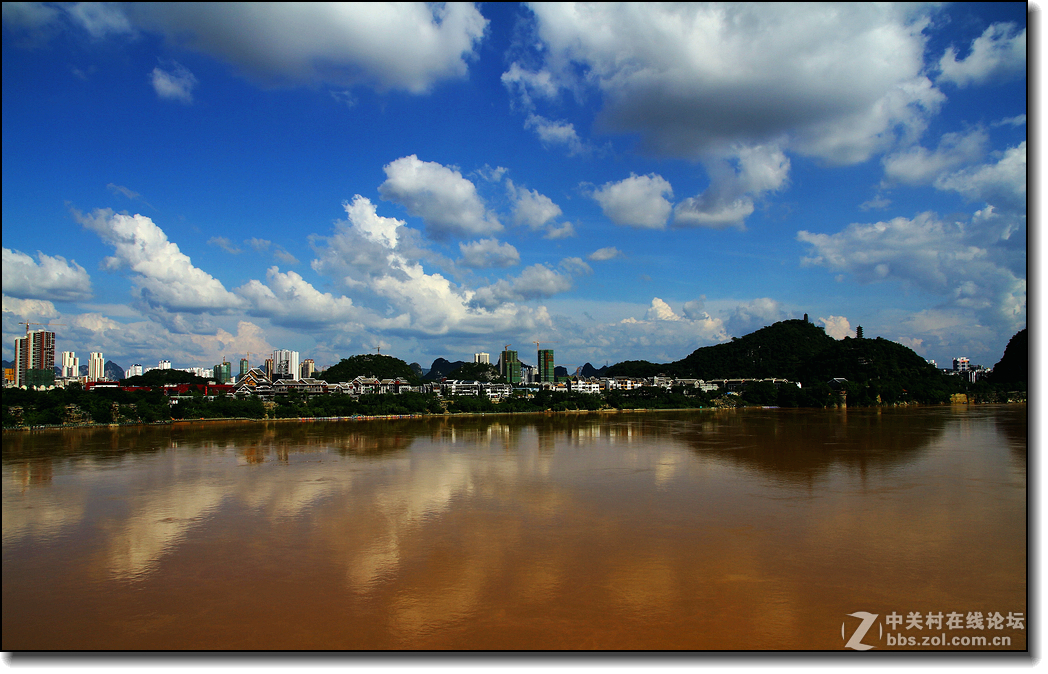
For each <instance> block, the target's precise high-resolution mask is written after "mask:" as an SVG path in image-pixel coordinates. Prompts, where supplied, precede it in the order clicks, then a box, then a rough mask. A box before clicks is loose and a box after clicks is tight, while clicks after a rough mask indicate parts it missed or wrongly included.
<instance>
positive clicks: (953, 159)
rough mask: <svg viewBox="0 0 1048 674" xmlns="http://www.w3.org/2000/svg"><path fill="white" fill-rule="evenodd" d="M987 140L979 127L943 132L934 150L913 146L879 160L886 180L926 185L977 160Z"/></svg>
mask: <svg viewBox="0 0 1048 674" xmlns="http://www.w3.org/2000/svg"><path fill="white" fill-rule="evenodd" d="M989 140H990V138H989V136H988V135H987V134H986V132H985V131H983V130H982V129H972V130H971V131H969V132H967V133H947V134H943V136H942V138H940V139H939V147H938V148H936V149H935V150H934V151H931V150H928V149H926V148H923V147H921V146H914V147H911V148H908V149H906V150H900V151H898V152H894V153H892V154H889V155H887V156H885V157H884V159H883V160H882V162H883V164H884V174H885V176H886V177H887V178H888V180H890V181H895V182H900V183H905V184H908V185H922V184H929V183H931V182H932V181H933V180H935V179H936V178H937V177H939V176H940V175H941V174H942V173H943V172H945V171H949V170H952V169H955V168H957V167H959V166H963V165H965V164H970V163H972V162H974V161H978V160H979V159H981V158H982V156H983V155H984V154H985V152H986V145H987V143H988V142H989Z"/></svg>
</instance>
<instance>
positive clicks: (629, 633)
mask: <svg viewBox="0 0 1048 674" xmlns="http://www.w3.org/2000/svg"><path fill="white" fill-rule="evenodd" d="M1026 517H1027V416H1026V407H1025V406H1024V405H1018V406H981V407H975V406H973V407H970V408H969V407H957V406H955V407H934V408H914V409H897V410H895V409H893V410H880V411H878V410H847V411H795V410H744V411H720V412H717V411H694V412H648V413H633V414H629V413H623V414H606V415H605V414H584V415H549V416H544V415H520V416H483V417H455V418H428V419H414V420H391V421H366V422H365V421H355V422H352V421H347V422H318V423H300V424H299V423H269V424H266V423H214V424H201V425H178V426H164V427H135V428H126V427H125V428H119V429H90V430H88V429H76V430H67V431H42V432H32V433H5V434H4V437H3V625H4V627H3V649H4V650H27V649H30V650H32V649H46V650H54V649H61V650H80V649H90V650H109V649H122V650H123V649H130V650H138V649H149V650H158V649H159V650H177V649H193V650H210V649H220V650H230V649H232V650H242V649H251V650H255V649H280V650H297V649H310V650H313V649H322V650H330V649H352V650H360V649H364V650H372V649H398V650H402V649H424V650H440V649H456V650H457V649H484V650H489V649H497V650H501V649H514V650H516V649H540V650H562V649H570V650H579V649H582V650H586V649H597V650H622V649H627V650H629V649H643V650H651V649H656V650H664V649H666V650H678V649H683V650H710V649H714V650H722V649H726V650H747V651H751V650H765V649H775V650H780V649H784V650H792V649H805V650H808V649H815V650H824V649H825V650H840V649H845V648H846V643H847V642H848V641H849V639H851V638H852V637H854V636H855V634H856V632H857V631H858V630H859V629H860V626H861V622H862V619H861V617H856V616H854V615H853V614H856V613H860V612H863V613H865V614H867V615H875V616H877V617H876V618H875V619H872V622H870V626H869V628H868V629H867V630H866V631H865V632H863V634H861V635H859V638H858V639H857V641H854V642H853V643H858V644H862V645H867V646H872V647H873V648H874V649H890V648H897V647H898V643H899V639H900V637H907V638H909V637H914V638H915V639H916V645H913V644H912V642H911V643H908V644H907V645H906V647H908V648H912V649H914V650H941V649H943V648H946V649H948V650H966V649H975V650H996V649H998V648H1006V649H1020V650H1021V649H1025V648H1026V627H1027V623H1026V618H1027V615H1026V612H1027V604H1026V601H1027V520H1026ZM929 614H931V615H932V617H933V619H932V625H928V624H927V622H928V620H927V617H928V615H929ZM937 614H941V615H942V616H943V617H942V619H941V626H940V625H939V624H938V623H939V621H936V620H935V619H934V617H935V616H936V615H937ZM958 614H959V615H960V618H957V616H958ZM976 614H978V617H980V618H981V624H982V629H978V628H977V626H976V623H977V622H979V621H978V620H977V619H976ZM914 615H916V616H917V617H918V618H919V621H916V622H915V621H914V619H913V616H914ZM951 615H952V616H953V620H952V622H951V620H950V616H951ZM1020 616H1021V617H1022V619H1021V620H1019V618H1020ZM958 620H959V621H960V626H959V627H958ZM918 622H919V624H920V626H921V627H920V629H918V627H917V624H916V623H918ZM948 625H949V627H947V626H948ZM925 637H929V639H928V640H925V639H924V638H925ZM982 637H985V638H987V639H988V641H987V642H986V643H985V644H983V643H981V642H980V641H979V638H982ZM933 638H934V639H936V640H940V644H939V645H938V646H936V645H935V644H934V641H933ZM995 638H997V642H996V643H994V642H993V641H992V640H993V639H995ZM1004 638H1006V640H1007V643H1005V641H1004ZM965 639H966V640H967V641H965ZM943 640H946V641H945V642H943ZM922 642H923V643H922Z"/></svg>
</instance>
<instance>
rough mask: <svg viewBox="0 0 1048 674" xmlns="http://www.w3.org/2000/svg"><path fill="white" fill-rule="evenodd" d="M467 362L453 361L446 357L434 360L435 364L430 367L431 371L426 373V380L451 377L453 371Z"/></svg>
mask: <svg viewBox="0 0 1048 674" xmlns="http://www.w3.org/2000/svg"><path fill="white" fill-rule="evenodd" d="M466 364H467V363H466V361H464V360H456V361H455V362H454V363H452V362H451V361H448V360H445V359H444V358H437V359H436V360H435V361H433V365H432V367H430V368H429V372H427V373H426V380H427V381H437V380H440V379H443V378H445V377H449V378H450V377H451V373H452V372H454V371H455V370H457V369H459V368H460V367H462V366H463V365H466Z"/></svg>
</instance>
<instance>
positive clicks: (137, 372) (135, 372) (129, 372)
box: [124, 363, 145, 377]
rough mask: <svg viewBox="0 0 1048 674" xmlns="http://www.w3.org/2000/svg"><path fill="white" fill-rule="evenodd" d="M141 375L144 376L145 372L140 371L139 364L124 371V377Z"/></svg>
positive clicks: (140, 365)
mask: <svg viewBox="0 0 1048 674" xmlns="http://www.w3.org/2000/svg"><path fill="white" fill-rule="evenodd" d="M143 374H145V372H144V371H143V370H142V364H141V363H135V364H134V365H132V366H131V367H129V368H127V370H125V371H124V376H125V377H141V376H142V375H143Z"/></svg>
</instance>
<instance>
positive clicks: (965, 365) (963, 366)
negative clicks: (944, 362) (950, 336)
mask: <svg viewBox="0 0 1048 674" xmlns="http://www.w3.org/2000/svg"><path fill="white" fill-rule="evenodd" d="M970 369H972V364H971V363H970V362H969V361H968V359H967V358H965V357H963V356H962V357H960V358H954V359H953V371H954V372H967V371H968V370H970Z"/></svg>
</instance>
